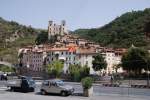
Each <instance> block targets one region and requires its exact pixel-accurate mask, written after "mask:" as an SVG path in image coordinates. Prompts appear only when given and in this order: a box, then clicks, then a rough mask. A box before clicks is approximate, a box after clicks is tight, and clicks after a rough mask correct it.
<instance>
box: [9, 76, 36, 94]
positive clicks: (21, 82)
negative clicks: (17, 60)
mask: <svg viewBox="0 0 150 100" xmlns="http://www.w3.org/2000/svg"><path fill="white" fill-rule="evenodd" d="M7 87H10V89H11V91H16V90H19V91H21V92H33V91H34V88H35V81H34V80H33V79H32V78H31V77H26V76H21V77H19V78H17V79H11V80H8V81H7Z"/></svg>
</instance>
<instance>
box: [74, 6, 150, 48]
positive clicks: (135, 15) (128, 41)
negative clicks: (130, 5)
mask: <svg viewBox="0 0 150 100" xmlns="http://www.w3.org/2000/svg"><path fill="white" fill-rule="evenodd" d="M74 33H76V34H78V35H80V36H81V37H83V38H87V39H89V40H92V41H95V42H98V43H99V44H101V45H103V46H108V47H114V48H115V47H125V48H127V47H130V46H131V45H132V44H134V45H135V46H138V47H145V48H150V39H149V36H150V8H147V9H145V10H144V11H132V12H127V13H125V14H123V15H121V16H120V17H117V18H116V19H114V20H113V21H112V22H110V23H108V24H106V25H104V26H103V27H101V28H93V29H78V30H75V31H74Z"/></svg>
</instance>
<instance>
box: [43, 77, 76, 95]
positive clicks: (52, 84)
mask: <svg viewBox="0 0 150 100" xmlns="http://www.w3.org/2000/svg"><path fill="white" fill-rule="evenodd" d="M73 92H74V88H73V87H72V86H70V85H65V84H64V82H63V81H62V80H58V79H54V80H45V81H44V82H43V83H42V86H41V93H42V94H43V95H45V94H47V93H55V94H61V95H62V96H67V95H70V94H72V93H73Z"/></svg>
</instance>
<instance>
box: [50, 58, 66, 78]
mask: <svg viewBox="0 0 150 100" xmlns="http://www.w3.org/2000/svg"><path fill="white" fill-rule="evenodd" d="M63 66H64V65H63V62H61V61H59V60H56V61H53V62H52V63H50V64H49V65H48V66H47V72H48V73H49V74H53V75H54V76H55V78H59V77H60V75H61V73H62V71H63Z"/></svg>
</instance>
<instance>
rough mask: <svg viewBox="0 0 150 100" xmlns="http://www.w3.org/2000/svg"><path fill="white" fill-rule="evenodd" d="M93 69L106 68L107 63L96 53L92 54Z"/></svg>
mask: <svg viewBox="0 0 150 100" xmlns="http://www.w3.org/2000/svg"><path fill="white" fill-rule="evenodd" d="M92 64H93V69H94V70H95V71H101V70H102V69H106V67H107V63H106V61H105V60H104V58H103V56H102V55H100V54H98V55H96V56H94V60H93V61H92Z"/></svg>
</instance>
